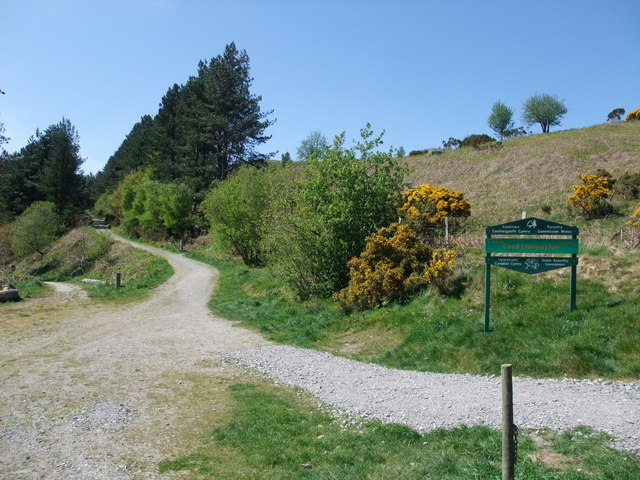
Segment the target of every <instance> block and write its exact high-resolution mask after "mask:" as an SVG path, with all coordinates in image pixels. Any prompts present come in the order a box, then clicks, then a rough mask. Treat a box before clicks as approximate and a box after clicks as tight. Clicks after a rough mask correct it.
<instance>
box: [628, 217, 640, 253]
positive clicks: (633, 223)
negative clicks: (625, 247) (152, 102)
mask: <svg viewBox="0 0 640 480" xmlns="http://www.w3.org/2000/svg"><path fill="white" fill-rule="evenodd" d="M627 226H628V227H630V228H631V232H632V236H631V245H632V246H633V247H640V208H638V209H636V211H635V212H633V217H631V220H629V221H628V222H627Z"/></svg>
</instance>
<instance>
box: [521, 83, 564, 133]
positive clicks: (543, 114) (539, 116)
mask: <svg viewBox="0 0 640 480" xmlns="http://www.w3.org/2000/svg"><path fill="white" fill-rule="evenodd" d="M522 109H523V111H522V121H523V122H524V123H526V124H527V125H533V124H535V123H539V124H540V126H541V127H542V133H549V128H551V127H553V126H556V125H560V120H561V119H562V117H563V116H564V115H565V114H566V113H567V111H568V110H567V107H566V106H565V104H564V102H563V101H562V100H560V99H559V98H558V97H557V96H555V95H549V94H548V93H543V94H542V95H533V96H532V97H529V98H528V99H527V100H526V101H525V102H524V105H523V107H522Z"/></svg>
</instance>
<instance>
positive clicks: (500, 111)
mask: <svg viewBox="0 0 640 480" xmlns="http://www.w3.org/2000/svg"><path fill="white" fill-rule="evenodd" d="M487 124H488V125H489V128H490V129H491V130H493V131H494V132H496V135H499V136H500V140H502V139H504V132H505V131H506V130H510V129H512V128H513V110H512V109H511V108H509V107H508V106H506V105H505V104H504V103H502V102H501V101H499V100H498V101H497V102H496V103H494V104H493V106H492V107H491V113H490V114H489V118H488V119H487Z"/></svg>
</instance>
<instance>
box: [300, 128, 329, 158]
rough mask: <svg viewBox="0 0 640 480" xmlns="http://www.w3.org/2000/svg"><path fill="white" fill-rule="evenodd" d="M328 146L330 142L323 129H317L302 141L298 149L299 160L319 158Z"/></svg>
mask: <svg viewBox="0 0 640 480" xmlns="http://www.w3.org/2000/svg"><path fill="white" fill-rule="evenodd" d="M328 147H329V143H328V142H327V138H326V137H325V136H324V135H323V134H322V132H321V131H319V130H315V131H313V132H311V133H310V134H309V135H308V136H307V138H305V139H304V140H302V142H300V146H299V147H298V149H297V150H296V156H297V158H298V160H303V161H304V160H310V159H311V158H318V157H320V156H321V155H322V152H323V151H324V150H326V149H327V148H328Z"/></svg>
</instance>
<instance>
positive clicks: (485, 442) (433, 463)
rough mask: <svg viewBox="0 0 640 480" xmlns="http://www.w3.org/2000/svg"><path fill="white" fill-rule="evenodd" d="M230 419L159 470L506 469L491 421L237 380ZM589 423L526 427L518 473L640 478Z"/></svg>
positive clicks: (273, 474) (381, 473)
mask: <svg viewBox="0 0 640 480" xmlns="http://www.w3.org/2000/svg"><path fill="white" fill-rule="evenodd" d="M227 394H228V395H230V396H231V405H232V406H231V412H230V413H231V415H230V419H229V421H228V422H227V423H226V424H225V425H223V426H221V427H218V428H215V429H214V430H213V431H211V432H210V434H209V435H208V436H207V437H206V440H204V441H203V442H202V443H201V444H200V445H199V446H198V447H196V449H195V450H194V451H192V452H190V453H187V454H185V455H182V456H180V457H176V458H168V459H165V460H164V461H162V462H161V463H160V464H159V473H161V474H169V473H170V472H176V474H177V473H178V472H179V475H180V478H198V479H209V478H211V479H213V478H225V479H240V478H255V479H258V478H260V479H294V478H295V479H317V480H320V479H336V478H348V479H374V478H375V479H396V478H403V479H440V480H441V479H451V480H453V479H470V478H477V479H486V478H499V477H500V468H501V456H500V455H501V437H500V433H499V432H497V431H494V430H491V429H489V428H486V427H473V428H468V427H462V428H456V429H453V430H437V431H434V432H431V433H427V434H424V435H421V434H419V433H417V432H415V431H413V430H411V429H409V428H408V427H404V426H401V425H396V424H382V423H380V422H378V421H372V422H362V421H359V420H355V419H349V418H344V417H341V416H339V415H338V416H337V415H335V413H334V412H331V411H328V410H327V409H326V408H324V407H321V406H318V405H317V403H315V402H314V401H313V400H312V399H310V398H309V397H308V396H307V395H304V394H301V393H299V392H296V391H294V390H292V389H288V388H284V387H280V388H276V387H270V386H267V385H264V384H254V383H236V384H233V385H231V386H230V387H229V388H228V390H227ZM608 444H609V438H608V437H607V436H606V435H604V434H600V433H595V432H593V431H591V430H589V429H587V428H577V429H572V430H569V431H566V432H564V433H562V434H557V433H553V432H548V431H535V432H529V433H527V434H525V433H522V434H521V436H520V443H519V455H518V463H517V467H516V472H517V474H516V478H518V479H545V480H552V479H558V480H560V479H566V480H569V479H571V480H582V479H584V480H586V479H591V478H599V479H611V480H613V479H616V480H625V479H629V480H631V479H635V478H637V475H638V473H639V472H640V462H639V461H638V459H637V458H635V457H633V456H631V455H629V454H626V453H622V452H618V451H615V450H612V449H611V448H609V446H608Z"/></svg>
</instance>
